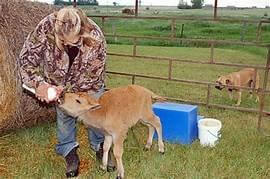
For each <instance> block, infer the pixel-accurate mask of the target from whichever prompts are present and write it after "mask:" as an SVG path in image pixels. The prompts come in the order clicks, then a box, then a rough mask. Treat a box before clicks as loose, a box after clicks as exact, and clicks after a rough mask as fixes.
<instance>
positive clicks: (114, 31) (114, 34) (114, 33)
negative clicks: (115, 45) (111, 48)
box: [112, 24, 117, 42]
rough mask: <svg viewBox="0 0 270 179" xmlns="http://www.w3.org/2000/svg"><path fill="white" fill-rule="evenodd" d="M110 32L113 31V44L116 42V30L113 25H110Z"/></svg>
mask: <svg viewBox="0 0 270 179" xmlns="http://www.w3.org/2000/svg"><path fill="white" fill-rule="evenodd" d="M112 31H113V36H114V42H117V36H116V28H115V25H114V24H112Z"/></svg>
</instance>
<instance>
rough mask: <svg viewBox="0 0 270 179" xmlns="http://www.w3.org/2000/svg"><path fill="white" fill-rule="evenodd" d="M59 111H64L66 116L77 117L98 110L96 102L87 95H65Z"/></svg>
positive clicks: (98, 106)
mask: <svg viewBox="0 0 270 179" xmlns="http://www.w3.org/2000/svg"><path fill="white" fill-rule="evenodd" d="M59 107H60V109H62V110H63V111H65V112H66V113H67V114H68V115H71V116H73V117H79V116H80V115H81V114H84V113H86V112H87V111H90V110H94V109H98V108H100V107H101V106H100V104H99V103H98V101H97V100H96V99H94V98H92V97H91V96H89V95H88V94H87V93H82V92H81V93H66V94H65V95H64V99H63V101H62V104H60V105H59Z"/></svg>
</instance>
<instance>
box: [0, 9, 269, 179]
mask: <svg viewBox="0 0 270 179" xmlns="http://www.w3.org/2000/svg"><path fill="white" fill-rule="evenodd" d="M82 8H84V10H85V11H86V12H87V14H88V15H122V14H121V13H120V12H121V9H122V8H124V7H104V6H103V7H82ZM155 11H157V12H159V13H158V14H154V12H155ZM140 12H141V15H142V16H201V17H202V16H204V17H210V16H211V15H212V10H204V9H203V10H178V9H176V7H166V8H165V7H152V6H150V10H146V9H145V7H142V8H141V10H140ZM267 13H269V15H270V12H269V9H248V10H237V11H236V10H223V9H222V10H220V11H219V14H220V15H222V16H223V17H226V18H228V17H230V18H243V19H259V18H261V17H262V16H265V14H267ZM94 20H95V21H96V22H97V23H98V24H99V25H101V21H100V19H97V18H94ZM182 24H185V29H184V36H183V37H184V38H200V39H201V38H203V39H220V40H221V39H228V40H233V41H239V40H240V39H241V33H242V29H243V24H241V23H240V24H237V23H230V24H228V23H216V22H198V21H177V26H176V36H177V37H180V31H181V27H182ZM262 30H263V31H262V39H261V40H262V42H265V43H269V42H270V26H269V25H264V26H263V29H262ZM105 32H106V33H116V34H120V35H141V36H170V21H164V20H163V21H160V20H136V19H134V20H126V19H123V20H121V19H113V20H112V19H110V20H108V21H106V23H105ZM244 34H245V35H244V38H243V41H254V40H256V24H247V25H246V26H245V32H244ZM107 41H108V51H109V52H114V53H124V54H132V45H131V44H132V41H131V40H129V39H124V38H107ZM137 54H138V55H147V56H164V57H174V58H177V59H183V60H184V59H185V60H186V59H190V60H198V61H207V60H209V58H210V49H209V46H208V45H206V44H203V43H202V44H189V43H179V42H167V41H160V40H140V41H139V42H138V47H137ZM266 56H267V50H266V49H265V48H258V47H252V46H250V47H245V46H232V45H227V46H219V48H217V49H215V52H214V59H215V60H216V61H218V62H226V63H241V64H252V65H264V64H265V63H266ZM238 69H239V68H236V67H224V66H216V65H198V64H189V63H183V62H174V63H173V68H172V77H173V78H178V79H189V80H202V81H205V82H215V80H216V79H217V77H218V76H219V75H223V74H227V73H230V72H233V71H236V70H238ZM107 70H109V71H117V72H127V73H136V74H144V75H154V76H161V77H167V75H168V62H166V61H155V60H145V59H136V58H126V57H116V56H108V61H107ZM259 73H260V75H261V78H262V76H263V74H264V73H263V71H259ZM106 80H107V87H108V88H113V87H118V86H121V85H125V84H130V83H131V78H130V77H124V76H118V75H112V74H108V75H107V79H106ZM136 84H139V85H143V86H145V87H147V88H149V89H151V90H152V91H154V92H155V93H157V94H159V95H163V96H168V97H174V98H181V99H187V100H193V101H200V102H205V100H206V95H207V91H206V90H207V86H204V85H199V86H198V85H196V86H195V85H192V84H186V83H176V82H168V81H160V80H150V79H143V78H136ZM261 84H262V80H261ZM267 88H268V89H270V85H269V84H268V87H267ZM210 95H211V100H210V102H211V103H214V104H223V105H229V106H232V105H233V104H235V103H236V99H235V100H233V101H231V100H230V99H229V97H228V94H227V93H226V92H225V91H218V90H216V89H215V88H211V93H210ZM241 107H249V108H257V107H258V103H256V102H255V97H254V98H253V99H250V98H249V97H248V92H247V91H245V92H244V93H243V95H242V104H241ZM265 110H268V111H270V97H269V95H267V96H266V107H265ZM199 114H200V115H202V116H205V117H212V118H216V119H219V120H221V122H222V125H223V126H222V130H221V132H222V138H221V140H220V142H219V143H218V144H217V146H216V147H215V148H204V147H201V146H200V144H199V141H198V140H196V141H194V142H193V143H192V144H191V145H179V144H170V143H167V142H166V143H165V147H166V152H165V154H164V155H160V154H159V153H158V147H157V142H156V141H155V142H154V144H153V148H152V149H151V151H143V146H144V144H145V143H146V136H147V128H146V127H145V126H143V125H141V124H138V125H136V126H135V128H134V131H135V135H136V138H137V139H138V141H139V146H137V144H136V142H135V140H134V136H133V135H132V133H129V135H128V137H127V140H126V141H125V145H124V156H123V162H124V167H125V172H126V173H125V174H126V178H142V179H144V178H153V179H157V178H162V179H163V178H164V179H167V178H172V179H173V178H269V177H270V140H269V138H267V137H265V136H264V135H262V134H261V133H260V132H259V131H258V130H257V119H258V115H257V114H254V113H247V112H238V111H232V110H223V109H214V108H207V107H203V106H199ZM268 118H269V116H268ZM264 119H266V117H265V118H264ZM263 128H265V130H266V131H267V132H268V133H269V134H270V122H267V120H263ZM77 136H78V142H79V143H80V149H79V155H80V158H81V166H80V173H81V174H80V177H79V178H95V179H96V178H98V179H99V178H101V179H103V178H104V179H107V178H115V172H114V173H106V172H103V171H102V170H100V169H99V167H98V164H97V163H96V161H95V154H94V152H92V151H91V150H90V149H89V144H88V141H87V134H86V131H85V128H84V126H83V125H82V124H78V132H77ZM56 143H57V139H56V124H55V123H42V124H38V125H36V126H34V127H32V128H27V129H19V130H14V131H11V132H10V133H8V134H5V135H0V178H64V177H65V176H64V173H65V162H64V160H63V159H62V158H61V157H59V156H57V155H56V153H55V151H54V145H55V144H56Z"/></svg>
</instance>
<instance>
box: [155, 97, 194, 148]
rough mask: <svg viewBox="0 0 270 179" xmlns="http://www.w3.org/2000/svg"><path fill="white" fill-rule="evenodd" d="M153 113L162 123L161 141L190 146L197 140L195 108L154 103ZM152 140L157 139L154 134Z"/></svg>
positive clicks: (192, 106)
mask: <svg viewBox="0 0 270 179" xmlns="http://www.w3.org/2000/svg"><path fill="white" fill-rule="evenodd" d="M153 111H154V113H155V114H156V115H157V116H158V117H159V118H160V121H161V123H162V134H163V140H164V141H167V142H170V143H178V144H191V143H192V141H193V140H195V139H197V138H198V126H197V118H198V116H197V106H194V105H187V104H178V103H168V102H166V103H155V104H153ZM154 138H157V134H156V133H155V135H154Z"/></svg>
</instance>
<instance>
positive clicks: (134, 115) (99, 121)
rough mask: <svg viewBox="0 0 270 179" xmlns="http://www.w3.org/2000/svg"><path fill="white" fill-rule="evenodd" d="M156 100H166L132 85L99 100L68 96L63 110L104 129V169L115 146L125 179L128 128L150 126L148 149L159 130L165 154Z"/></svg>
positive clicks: (162, 149)
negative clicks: (124, 154) (124, 145)
mask: <svg viewBox="0 0 270 179" xmlns="http://www.w3.org/2000/svg"><path fill="white" fill-rule="evenodd" d="M153 100H160V101H162V100H164V99H163V98H162V97H160V96H157V95H155V94H154V93H153V92H151V91H149V90H148V89H146V88H144V87H141V86H138V85H129V86H126V87H120V88H114V89H111V90H109V91H107V92H105V93H104V94H103V95H102V96H101V97H100V98H99V99H98V100H96V99H94V98H92V97H91V96H89V95H88V94H87V93H66V94H65V96H64V101H63V104H61V105H60V108H62V109H63V110H64V111H66V112H67V113H68V114H69V115H71V116H73V117H78V120H81V121H83V123H84V124H85V125H86V126H88V127H94V128H97V129H100V130H101V131H102V132H103V133H104V135H105V141H104V146H103V150H104V153H103V160H102V168H103V169H106V168H107V161H108V152H109V149H110V147H111V145H112V143H113V144H114V147H113V153H114V156H115V158H116V162H117V172H118V174H117V178H123V177H124V168H123V163H122V154H123V142H124V140H125V138H126V135H127V132H128V129H129V128H131V127H132V126H134V125H135V124H136V123H137V122H138V121H141V122H142V123H144V124H146V125H147V126H148V127H149V135H148V140H147V144H146V146H145V147H146V148H147V149H149V148H150V147H151V145H152V139H153V135H154V131H155V130H156V131H157V134H158V147H159V152H161V153H164V144H163V141H162V127H161V123H160V119H159V118H158V117H157V116H156V115H155V114H154V113H153V110H152V101H153Z"/></svg>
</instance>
